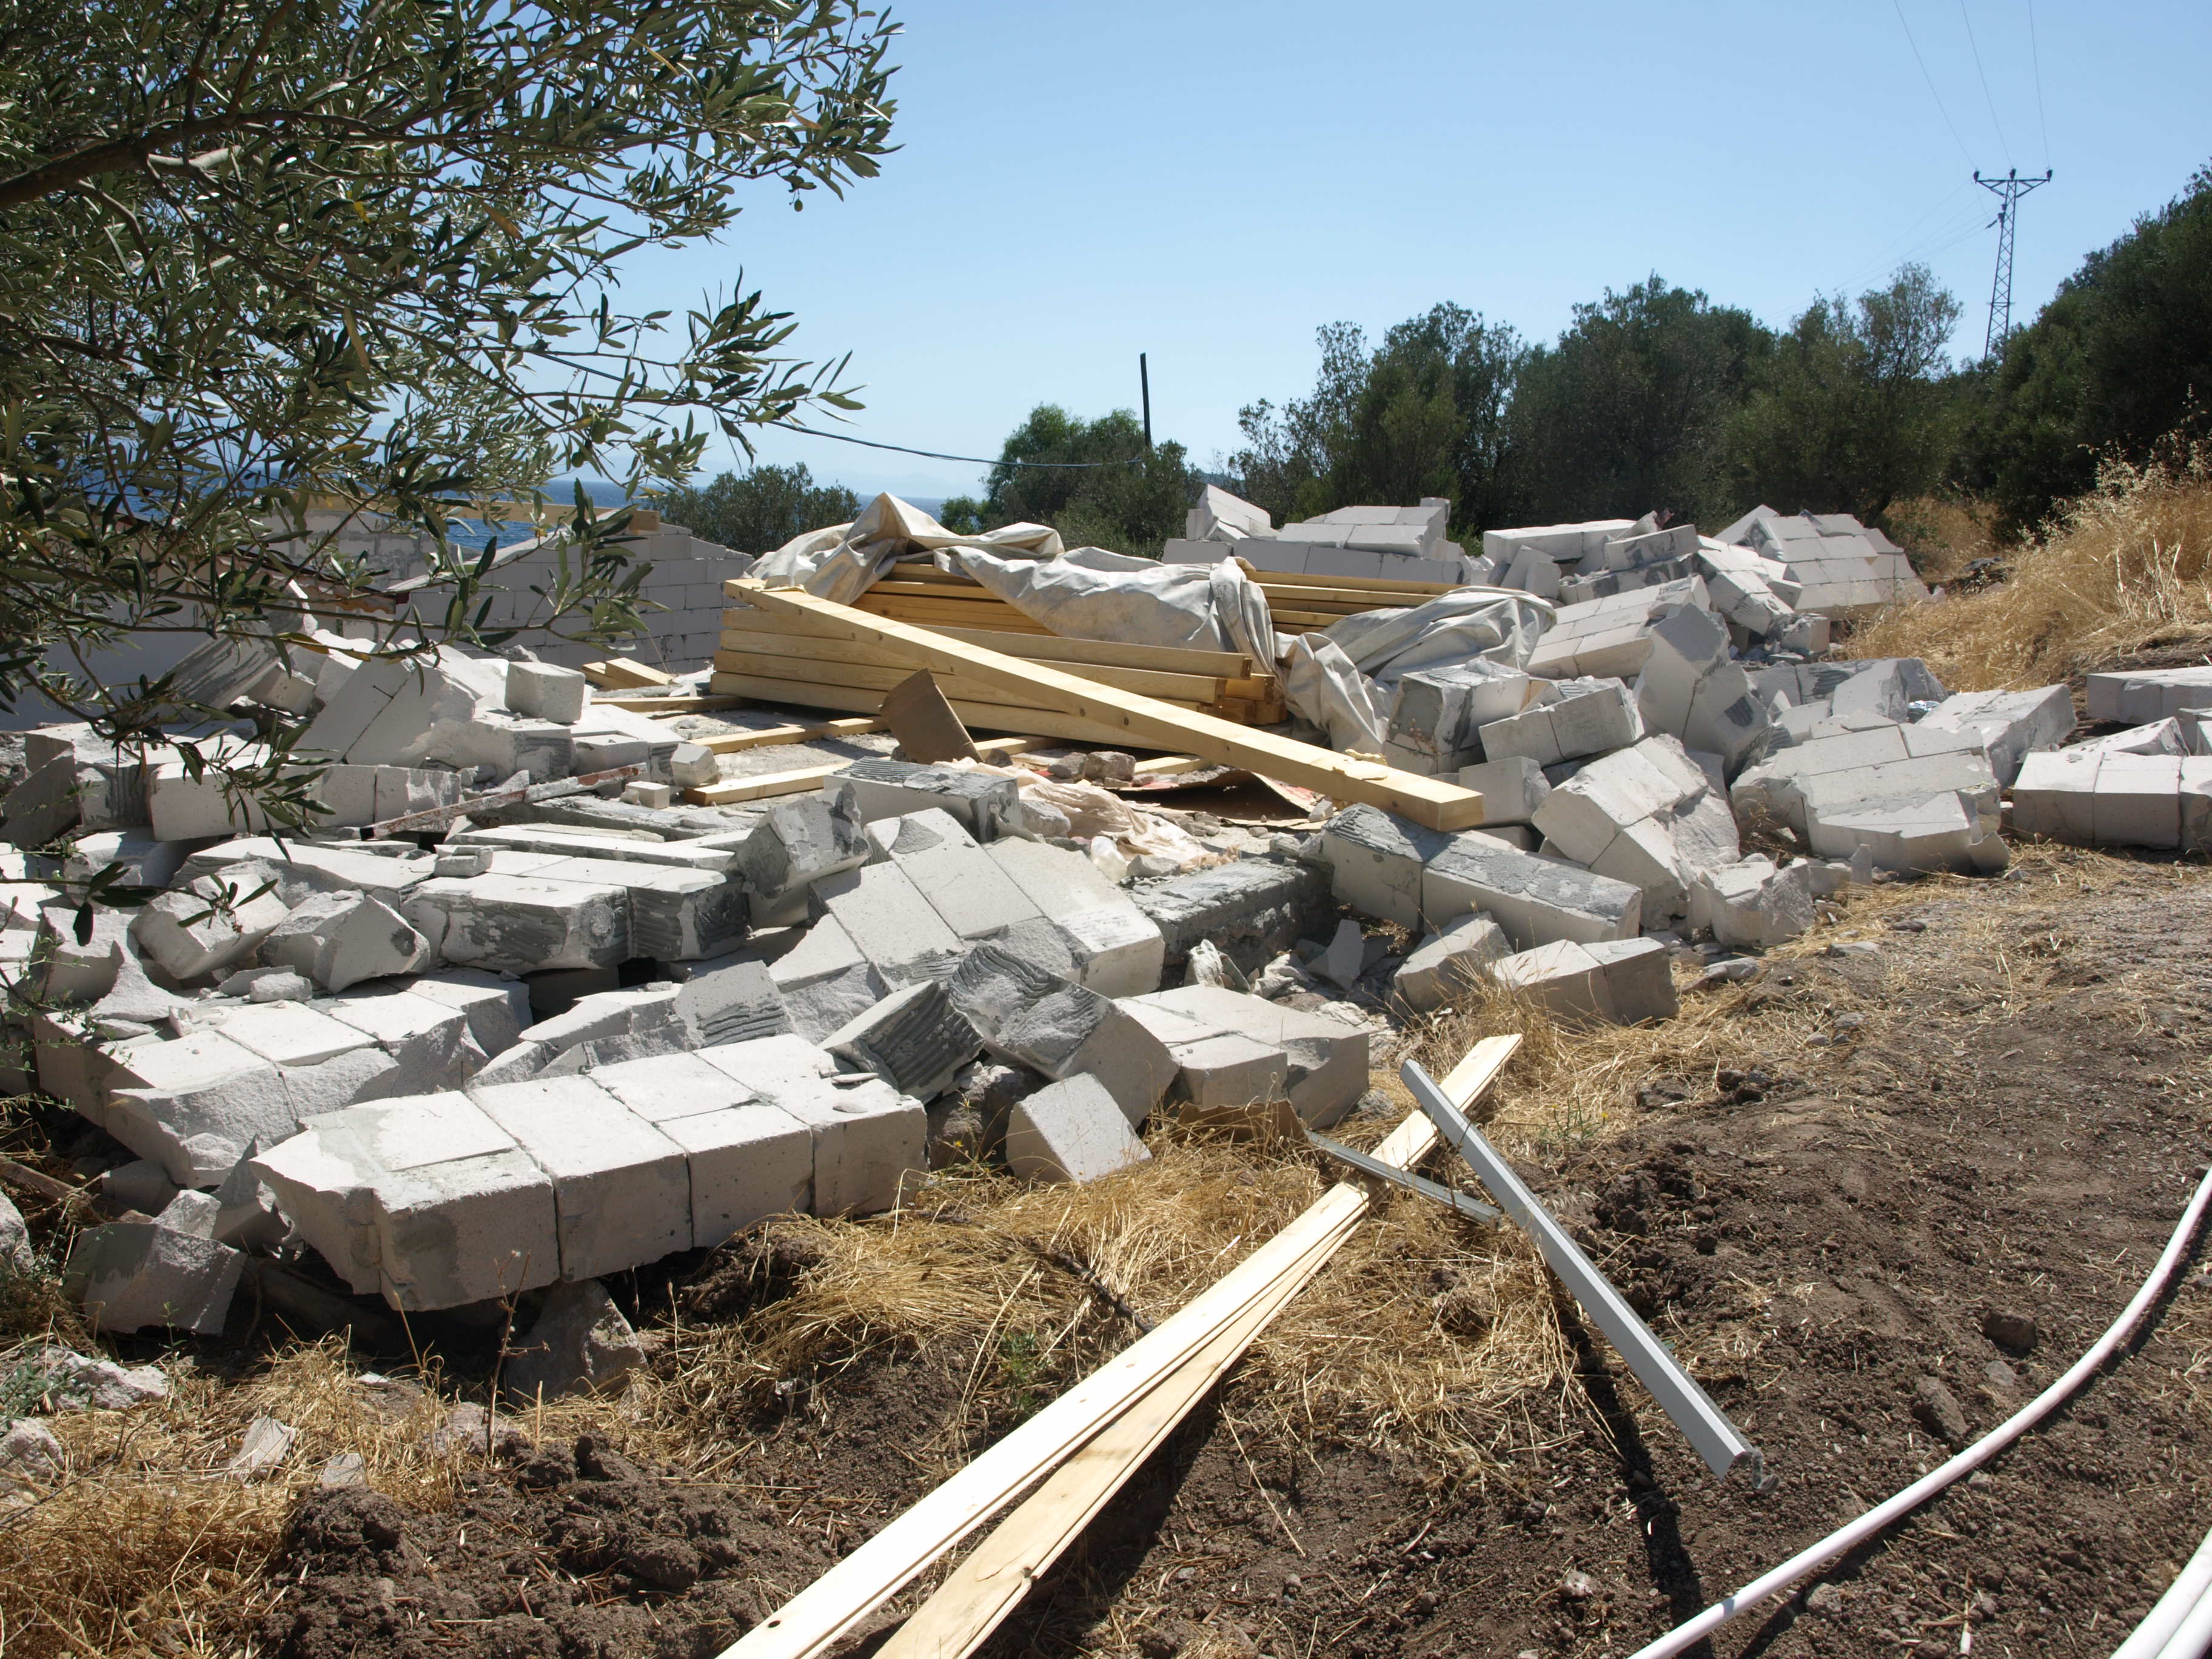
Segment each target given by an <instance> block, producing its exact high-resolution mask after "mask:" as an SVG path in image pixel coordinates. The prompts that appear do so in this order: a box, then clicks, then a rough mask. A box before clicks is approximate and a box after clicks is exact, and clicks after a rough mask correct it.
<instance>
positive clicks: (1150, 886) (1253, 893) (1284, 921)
mask: <svg viewBox="0 0 2212 1659" xmlns="http://www.w3.org/2000/svg"><path fill="white" fill-rule="evenodd" d="M1328 892H1329V872H1328V871H1327V870H1326V869H1323V868H1317V867H1316V866H1312V865H1308V864H1299V863H1289V862H1282V861H1279V860H1273V859H1239V860H1237V861H1236V862H1235V863H1233V864H1217V865H1212V866H1209V867H1207V868H1206V869H1203V870H1194V871H1189V872H1185V873H1184V874H1182V875H1180V876H1170V877H1169V878H1167V879H1166V880H1164V881H1156V882H1146V883H1145V884H1142V885H1140V886H1139V887H1138V888H1137V889H1136V890H1135V891H1134V892H1133V894H1132V896H1133V898H1134V899H1135V901H1136V902H1137V906H1138V908H1139V909H1141V910H1142V911H1143V912H1144V913H1145V915H1146V917H1147V918H1148V919H1149V920H1150V921H1152V924H1153V926H1154V927H1157V928H1158V930H1159V933H1160V937H1161V939H1162V941H1163V943H1164V957H1163V960H1162V963H1161V969H1162V977H1163V978H1166V979H1173V978H1175V977H1176V976H1177V975H1180V974H1181V973H1182V970H1183V967H1184V964H1185V963H1188V961H1189V959H1190V953H1191V951H1192V948H1193V947H1194V946H1195V945H1198V944H1199V943H1200V941H1206V942H1208V943H1211V944H1212V945H1214V946H1216V947H1217V948H1218V949H1219V950H1220V951H1223V952H1224V953H1225V954H1226V955H1227V956H1228V957H1230V959H1231V961H1233V962H1234V963H1236V964H1237V966H1238V967H1239V968H1240V969H1244V970H1245V971H1247V972H1255V971H1257V970H1258V969H1259V968H1260V966H1261V964H1262V963H1265V962H1266V961H1267V959H1268V958H1269V957H1273V956H1274V955H1275V954H1276V953H1277V952H1278V951H1283V950H1286V949H1288V948H1289V946H1290V945H1291V944H1292V943H1293V942H1294V941H1296V940H1297V939H1300V938H1302V937H1303V936H1304V934H1305V933H1306V932H1307V931H1308V930H1309V929H1310V927H1312V926H1313V925H1314V922H1315V921H1316V918H1318V917H1319V916H1320V915H1322V913H1323V911H1325V910H1326V908H1328Z"/></svg>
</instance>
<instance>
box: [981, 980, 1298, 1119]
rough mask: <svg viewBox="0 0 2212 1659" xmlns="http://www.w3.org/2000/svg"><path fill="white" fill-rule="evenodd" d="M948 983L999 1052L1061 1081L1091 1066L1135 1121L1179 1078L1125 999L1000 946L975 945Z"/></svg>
mask: <svg viewBox="0 0 2212 1659" xmlns="http://www.w3.org/2000/svg"><path fill="white" fill-rule="evenodd" d="M946 989H947V990H948V991H949V992H950V993H951V998H952V1002H953V1006H955V1007H957V1008H958V1009H959V1011H960V1012H962V1013H963V1015H965V1016H966V1017H967V1019H968V1022H969V1024H970V1025H972V1026H974V1027H975V1030H976V1033H977V1035H978V1036H981V1038H982V1040H983V1045H984V1047H985V1048H987V1049H988V1050H989V1051H990V1052H991V1053H992V1054H994V1055H995V1056H996V1057H998V1058H999V1059H1001V1060H1011V1061H1012V1062H1014V1063H1016V1064H1018V1065H1023V1066H1030V1067H1031V1068H1032V1069H1034V1070H1036V1071H1039V1072H1042V1073H1044V1074H1045V1075H1046V1076H1047V1077H1048V1078H1051V1079H1054V1080H1055V1081H1057V1080H1059V1079H1063V1078H1068V1077H1073V1076H1074V1075H1075V1074H1076V1073H1079V1072H1089V1073H1091V1074H1092V1075H1093V1076H1095V1077H1097V1079H1098V1080H1099V1081H1100V1082H1102V1083H1103V1084H1104V1085H1106V1087H1107V1088H1108V1089H1109V1090H1110V1091H1112V1092H1113V1095H1114V1097H1115V1100H1117V1101H1119V1102H1120V1103H1121V1109H1122V1111H1123V1112H1124V1113H1125V1114H1127V1116H1128V1119H1129V1121H1130V1122H1131V1123H1132V1124H1133V1125H1137V1126H1139V1127H1141V1126H1142V1125H1143V1123H1144V1121H1145V1119H1146V1116H1148V1115H1150V1114H1151V1112H1152V1109H1154V1108H1155V1107H1157V1106H1158V1104H1159V1103H1160V1100H1161V1097H1163V1096H1164V1094H1165V1092H1166V1091H1167V1087H1168V1085H1169V1083H1170V1081H1171V1080H1172V1079H1174V1077H1175V1073H1176V1066H1175V1062H1174V1060H1172V1059H1171V1058H1170V1055H1169V1054H1168V1052H1167V1050H1166V1049H1165V1048H1164V1047H1162V1046H1161V1044H1160V1043H1159V1042H1158V1039H1157V1038H1155V1037H1153V1036H1151V1035H1150V1033H1148V1032H1147V1031H1146V1030H1144V1029H1143V1028H1142V1027H1141V1026H1140V1025H1139V1024H1137V1023H1136V1022H1135V1021H1134V1020H1133V1019H1132V1018H1130V1017H1129V1014H1128V1012H1126V1010H1127V1006H1128V1005H1127V1004H1126V1003H1122V1002H1116V1001H1114V1000H1109V999H1108V998H1105V997H1102V996H1100V995H1099V994H1097V992H1095V991H1088V990H1085V989H1084V988H1083V987H1081V986H1079V985H1074V984H1072V983H1070V982H1068V981H1066V980H1061V979H1058V978H1056V977H1054V975H1051V974H1049V973H1048V972H1045V971H1044V970H1042V969H1039V968H1037V967H1036V966H1035V965H1034V964H1032V963H1028V962H1025V961H1024V960H1022V959H1021V958H1019V957H1015V956H1013V955H1012V953H1010V952H1009V951H1006V950H1005V949H1003V948H1002V947H1000V946H999V945H978V946H976V947H975V949H974V950H973V951H970V952H969V955H968V957H967V958H966V959H965V960H964V961H963V962H962V963H960V965H959V969H958V971H957V972H956V973H955V974H954V975H952V977H951V980H950V981H948V982H947V985H946ZM1133 1000H1141V999H1133ZM1262 1006H1271V1005H1262Z"/></svg>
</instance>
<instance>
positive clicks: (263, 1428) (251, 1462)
mask: <svg viewBox="0 0 2212 1659" xmlns="http://www.w3.org/2000/svg"><path fill="white" fill-rule="evenodd" d="M299 1437H300V1431H298V1430H297V1429H295V1428H294V1427H292V1425H290V1424H289V1423H280V1422H278V1421H277V1420H276V1419H275V1418H273V1417H257V1418H255V1419H253V1420H252V1422H251V1423H249V1424H247V1425H246V1437H245V1438H244V1439H243V1440H242V1441H240V1443H239V1448H238V1455H237V1456H235V1457H234V1458H232V1459H231V1460H230V1462H228V1464H226V1465H225V1466H224V1468H223V1473H224V1474H227V1475H228V1476H229V1477H230V1478H231V1479H232V1480H253V1479H255V1478H256V1477H257V1476H259V1475H263V1474H267V1473H269V1471H270V1470H271V1469H274V1468H277V1467H278V1466H279V1465H280V1464H282V1463H283V1461H284V1460H285V1458H286V1457H287V1456H289V1455H290V1453H291V1450H292V1443H293V1442H294V1441H295V1440H296V1439H298V1438H299Z"/></svg>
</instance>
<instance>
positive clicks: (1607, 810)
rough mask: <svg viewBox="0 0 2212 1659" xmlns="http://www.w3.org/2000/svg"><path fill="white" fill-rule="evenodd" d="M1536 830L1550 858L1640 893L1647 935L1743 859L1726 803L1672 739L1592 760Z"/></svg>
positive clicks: (1553, 796)
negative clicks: (1713, 876)
mask: <svg viewBox="0 0 2212 1659" xmlns="http://www.w3.org/2000/svg"><path fill="white" fill-rule="evenodd" d="M1535 827H1536V828H1537V829H1540V830H1541V831H1542V832H1543V834H1544V837H1545V844H1546V847H1547V849H1548V850H1551V851H1553V852H1556V853H1559V854H1564V855H1565V857H1567V858H1569V859H1571V860H1574V861H1575V862H1576V863H1577V864H1579V865H1582V866H1584V867H1585V868H1587V869H1589V870H1590V871H1592V872H1595V873H1596V874H1598V875H1601V876H1609V877H1611V878H1613V879H1614V880H1617V881H1625V882H1627V883H1629V884H1631V885H1632V886H1635V887H1638V888H1640V889H1642V890H1643V893H1644V905H1643V909H1642V913H1641V915H1642V922H1643V924H1644V926H1647V927H1662V926H1664V925H1666V924H1667V923H1668V922H1669V921H1674V920H1675V919H1676V918H1678V917H1680V916H1681V915H1684V914H1685V913H1686V910H1687V908H1688V906H1689V889H1690V884H1692V882H1693V881H1695V880H1696V878H1697V877H1698V875H1699V873H1700V872H1703V871H1706V870H1711V869H1715V868H1717V867H1718V866H1722V865H1724V864H1730V863H1733V862H1735V860H1736V858H1737V856H1738V855H1739V851H1740V849H1739V848H1738V845H1737V840H1736V827H1735V814H1734V813H1733V812H1731V811H1729V804H1728V802H1727V800H1726V799H1724V798H1723V796H1722V795H1721V794H1720V793H1719V792H1718V791H1717V789H1715V788H1713V787H1711V781H1710V780H1709V779H1708V778H1707V776H1706V775H1705V772H1704V771H1703V770H1702V769H1700V768H1699V766H1698V764H1697V763H1695V762H1694V761H1693V760H1692V759H1691V758H1690V756H1689V754H1688V752H1687V751H1686V750H1684V749H1683V747H1682V745H1681V744H1680V743H1679V742H1678V741H1676V740H1675V739H1674V738H1671V737H1656V738H1644V740H1643V741H1641V742H1640V743H1638V744H1634V745H1632V747H1629V748H1626V749H1618V750H1614V751H1613V753H1611V754H1609V755H1605V756H1601V757H1599V758H1598V759H1596V760H1594V761H1592V762H1591V763H1589V765H1587V766H1585V767H1583V768H1582V769H1580V770H1579V771H1577V773H1576V774H1575V775H1573V776H1572V777H1571V778H1569V779H1568V780H1567V781H1565V782H1564V783H1562V784H1560V785H1559V787H1558V788H1556V789H1554V790H1553V791H1552V792H1551V793H1549V794H1548V795H1547V797H1546V798H1545V800H1544V804H1543V805H1542V806H1541V807H1540V808H1538V809H1537V811H1536V815H1535Z"/></svg>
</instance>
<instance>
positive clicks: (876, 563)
mask: <svg viewBox="0 0 2212 1659" xmlns="http://www.w3.org/2000/svg"><path fill="white" fill-rule="evenodd" d="M950 547H978V548H988V549H990V550H993V551H994V552H995V553H997V554H999V555H1000V556H1005V557H1006V558H1009V559H1057V558H1059V557H1060V552H1061V542H1060V532H1058V531H1057V530H1054V528H1053V527H1052V526H1050V525H1042V524H1009V525H1001V526H1000V527H999V528H998V529H996V530H992V531H986V532H984V533H982V534H981V535H976V536H970V535H961V534H956V533H955V532H952V531H950V530H947V529H946V528H945V526H943V525H941V524H939V523H938V521H937V520H934V519H933V518H931V517H930V516H929V514H928V513H925V512H923V511H922V510H921V508H920V507H915V506H914V505H913V504H912V503H910V502H908V501H901V500H900V499H899V498H898V497H897V496H896V495H878V496H877V497H876V499H875V500H873V501H870V502H869V503H868V505H867V508H866V511H865V512H863V513H861V514H860V517H859V518H857V519H855V520H853V522H852V523H850V524H833V525H830V526H828V527H827V528H825V529H822V530H810V531H808V532H806V533H805V535H803V536H794V537H793V538H792V539H791V540H789V541H787V542H786V543H785V544H783V545H782V546H781V547H779V548H778V549H776V550H775V552H773V553H771V554H769V555H768V556H766V557H765V558H763V560H762V561H761V562H759V563H758V564H757V565H755V566H754V567H753V569H752V574H754V575H755V576H757V577H758V578H760V579H761V580H763V581H766V582H768V583H769V584H771V585H772V586H777V587H797V588H801V589H804V590H805V592H809V593H811V594H813V595H814V597H815V598H817V599H829V600H831V601H832V602H834V603H836V604H838V605H850V604H851V603H852V602H853V601H854V599H859V598H860V595H861V594H863V593H865V592H867V591H868V589H869V588H871V587H872V586H874V585H875V584H876V582H877V581H878V580H880V579H881V578H882V577H883V576H884V574H886V573H887V572H888V571H889V570H890V568H891V567H892V566H893V565H894V564H896V563H897V562H899V561H900V560H901V559H910V558H921V557H926V556H928V555H930V554H932V553H934V552H936V551H938V550H939V549H942V548H950Z"/></svg>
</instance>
